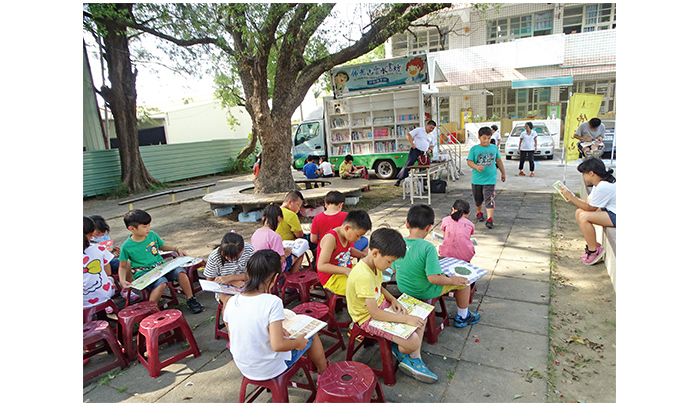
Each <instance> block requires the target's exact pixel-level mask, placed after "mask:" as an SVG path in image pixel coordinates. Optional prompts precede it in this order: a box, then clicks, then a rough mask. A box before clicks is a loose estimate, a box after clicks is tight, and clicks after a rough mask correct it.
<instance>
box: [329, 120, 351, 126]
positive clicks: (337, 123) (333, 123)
mask: <svg viewBox="0 0 700 406" xmlns="http://www.w3.org/2000/svg"><path fill="white" fill-rule="evenodd" d="M347 126H348V122H347V121H346V120H343V119H342V118H334V119H331V128H342V127H347Z"/></svg>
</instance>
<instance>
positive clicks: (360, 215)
mask: <svg viewBox="0 0 700 406" xmlns="http://www.w3.org/2000/svg"><path fill="white" fill-rule="evenodd" d="M345 224H349V225H350V226H351V227H352V228H354V229H356V230H365V231H368V230H371V229H372V220H371V219H370V218H369V214H367V212H366V211H364V210H350V212H348V215H347V216H346V217H345V221H343V225H345Z"/></svg>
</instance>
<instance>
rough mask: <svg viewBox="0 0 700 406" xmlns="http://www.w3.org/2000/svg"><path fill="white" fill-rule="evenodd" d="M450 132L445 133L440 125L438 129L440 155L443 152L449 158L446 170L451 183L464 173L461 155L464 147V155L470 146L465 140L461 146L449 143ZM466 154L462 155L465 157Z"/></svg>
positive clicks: (459, 143) (457, 143)
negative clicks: (465, 149)
mask: <svg viewBox="0 0 700 406" xmlns="http://www.w3.org/2000/svg"><path fill="white" fill-rule="evenodd" d="M449 141H450V132H449V131H447V128H445V127H444V126H443V125H442V124H441V125H440V126H439V127H438V140H437V142H438V144H439V148H440V153H444V152H443V151H446V152H447V154H448V156H449V158H448V164H447V170H448V173H449V176H450V177H451V178H452V181H453V182H454V181H456V180H457V179H459V175H464V171H462V154H463V150H462V149H463V148H464V147H466V148H467V151H466V153H468V152H469V148H470V146H468V144H469V141H470V140H469V139H468V138H467V139H466V142H465V143H464V144H462V143H461V142H459V141H458V140H456V139H455V140H454V142H453V143H450V142H449ZM466 153H465V154H464V155H466Z"/></svg>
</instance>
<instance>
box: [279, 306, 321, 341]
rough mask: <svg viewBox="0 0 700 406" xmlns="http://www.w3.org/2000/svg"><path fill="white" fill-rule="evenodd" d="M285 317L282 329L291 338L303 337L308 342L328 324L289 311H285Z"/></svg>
mask: <svg viewBox="0 0 700 406" xmlns="http://www.w3.org/2000/svg"><path fill="white" fill-rule="evenodd" d="M284 317H285V320H284V321H283V322H282V327H284V329H285V330H287V332H288V333H289V334H290V336H291V337H290V338H298V337H301V336H303V337H304V338H306V339H307V340H308V339H309V338H310V337H312V336H313V335H314V334H316V333H318V332H319V331H320V330H321V329H323V328H324V327H326V325H327V324H328V323H326V322H325V321H321V320H318V319H314V318H313V317H310V316H307V315H305V314H296V313H294V312H293V311H291V310H289V309H284Z"/></svg>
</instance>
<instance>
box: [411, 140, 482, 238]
mask: <svg viewBox="0 0 700 406" xmlns="http://www.w3.org/2000/svg"><path fill="white" fill-rule="evenodd" d="M487 128H488V127H487ZM406 222H408V226H409V227H410V228H420V229H424V228H426V227H428V226H432V225H433V224H434V223H435V212H434V211H433V208H432V207H430V206H428V205H427V204H417V205H415V206H413V207H411V208H410V209H408V214H407V215H406Z"/></svg>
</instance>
